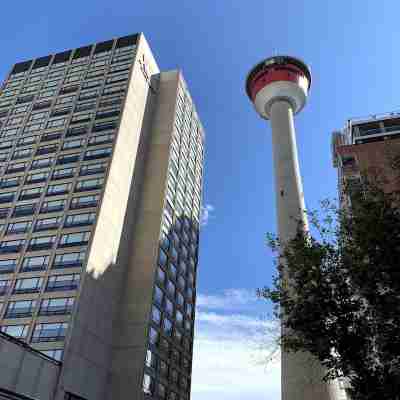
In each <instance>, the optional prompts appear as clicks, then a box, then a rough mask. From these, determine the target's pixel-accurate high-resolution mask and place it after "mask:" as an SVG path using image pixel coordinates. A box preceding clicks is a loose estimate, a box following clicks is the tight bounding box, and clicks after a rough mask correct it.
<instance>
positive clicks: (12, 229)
mask: <svg viewBox="0 0 400 400" xmlns="http://www.w3.org/2000/svg"><path fill="white" fill-rule="evenodd" d="M31 226H32V222H31V221H19V222H12V223H10V224H8V227H7V231H6V235H12V234H18V233H26V232H28V231H29V229H31Z"/></svg>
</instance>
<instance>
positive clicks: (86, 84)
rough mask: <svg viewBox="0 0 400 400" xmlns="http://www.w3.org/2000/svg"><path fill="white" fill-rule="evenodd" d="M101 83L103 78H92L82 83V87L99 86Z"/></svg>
mask: <svg viewBox="0 0 400 400" xmlns="http://www.w3.org/2000/svg"><path fill="white" fill-rule="evenodd" d="M102 83H103V79H92V80H90V81H86V82H84V83H83V85H82V89H90V88H94V87H96V86H100V85H101V84H102Z"/></svg>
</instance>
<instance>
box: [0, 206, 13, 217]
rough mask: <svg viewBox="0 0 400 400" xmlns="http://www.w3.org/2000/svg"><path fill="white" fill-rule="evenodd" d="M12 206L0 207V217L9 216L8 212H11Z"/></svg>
mask: <svg viewBox="0 0 400 400" xmlns="http://www.w3.org/2000/svg"><path fill="white" fill-rule="evenodd" d="M10 210H11V208H10V207H3V208H0V219H5V218H7V217H8V214H9V212H10Z"/></svg>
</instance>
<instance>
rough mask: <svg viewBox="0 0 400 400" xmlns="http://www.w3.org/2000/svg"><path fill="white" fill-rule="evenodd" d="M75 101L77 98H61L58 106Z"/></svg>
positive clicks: (57, 102)
mask: <svg viewBox="0 0 400 400" xmlns="http://www.w3.org/2000/svg"><path fill="white" fill-rule="evenodd" d="M74 100H75V96H64V97H59V98H58V99H57V101H56V104H65V103H72V102H73V101H74Z"/></svg>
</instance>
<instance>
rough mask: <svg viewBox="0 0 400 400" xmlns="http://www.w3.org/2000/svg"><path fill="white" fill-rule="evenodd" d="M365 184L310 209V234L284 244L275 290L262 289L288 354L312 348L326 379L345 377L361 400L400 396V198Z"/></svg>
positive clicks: (279, 245) (271, 239)
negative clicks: (344, 203)
mask: <svg viewBox="0 0 400 400" xmlns="http://www.w3.org/2000/svg"><path fill="white" fill-rule="evenodd" d="M381 187H382V186H381V185H377V184H375V183H371V182H364V184H362V185H361V186H359V187H356V188H354V187H353V188H352V189H348V190H347V195H349V196H350V198H351V202H350V204H349V205H348V207H345V208H343V207H342V208H340V207H338V206H337V205H336V204H335V203H334V202H332V201H324V202H322V207H321V211H319V212H316V211H314V212H309V213H308V214H309V220H310V226H311V229H310V232H304V230H302V229H299V230H298V233H297V235H296V237H295V238H293V239H292V240H290V241H288V242H286V243H283V242H281V241H280V239H279V238H278V237H277V236H274V235H271V234H270V235H268V245H269V246H270V247H271V248H272V250H274V251H275V252H276V254H277V258H276V259H277V267H278V274H277V276H276V277H275V279H274V283H273V285H272V287H271V288H267V287H266V288H263V289H260V290H259V294H260V296H262V297H264V298H265V299H268V300H270V301H272V302H273V303H274V305H275V315H276V316H277V317H279V318H281V320H282V325H283V329H282V331H281V336H280V342H281V345H282V346H283V347H284V349H285V350H286V351H294V352H296V351H300V350H301V351H308V352H310V353H311V354H313V355H314V356H315V357H317V358H318V359H319V361H320V362H321V364H322V365H323V366H324V367H325V368H326V371H327V375H326V376H325V378H324V379H325V380H330V379H334V378H337V377H346V378H347V379H348V381H349V383H350V386H351V388H350V394H351V397H352V398H353V399H354V400H359V399H360V400H361V399H362V400H369V399H374V400H375V399H380V400H386V399H390V400H392V399H400V211H399V196H398V194H397V193H395V192H391V193H385V192H384V191H383V190H382V189H381Z"/></svg>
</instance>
